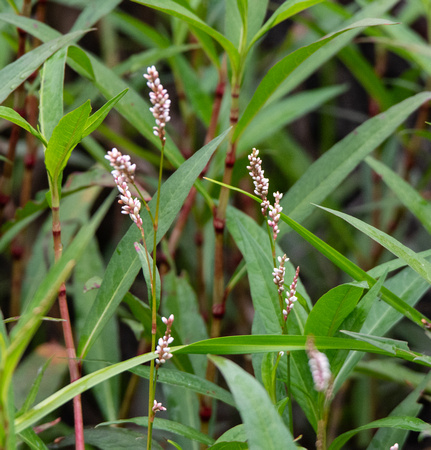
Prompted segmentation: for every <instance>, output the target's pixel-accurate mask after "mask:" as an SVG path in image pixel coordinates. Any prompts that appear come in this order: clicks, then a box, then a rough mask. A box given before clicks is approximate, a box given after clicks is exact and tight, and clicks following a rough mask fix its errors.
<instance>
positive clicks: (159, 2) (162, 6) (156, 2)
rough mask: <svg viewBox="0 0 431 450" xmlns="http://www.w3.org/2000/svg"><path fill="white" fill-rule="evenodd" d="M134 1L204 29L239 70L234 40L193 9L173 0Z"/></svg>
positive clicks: (235, 68)
mask: <svg viewBox="0 0 431 450" xmlns="http://www.w3.org/2000/svg"><path fill="white" fill-rule="evenodd" d="M133 1H135V2H136V3H140V4H142V5H147V6H149V7H151V8H153V9H157V10H159V11H163V12H165V13H167V14H169V15H171V16H173V17H178V18H179V19H181V20H183V21H184V22H187V23H188V24H190V25H192V26H193V27H196V28H197V29H199V30H202V31H203V32H205V33H206V34H208V35H209V36H211V37H212V38H213V39H215V40H216V41H217V42H218V43H219V44H220V45H221V46H222V47H223V49H224V50H225V51H226V53H227V54H228V56H229V59H230V62H231V64H232V68H233V70H234V71H238V67H239V54H238V50H237V49H236V48H235V46H234V45H233V44H232V42H231V41H230V40H229V39H227V38H226V37H225V36H223V35H222V34H221V33H219V32H218V31H217V30H215V29H214V28H212V27H210V26H209V25H207V24H206V23H205V22H204V21H203V20H201V19H200V18H199V17H198V16H196V15H195V14H194V13H193V12H192V11H190V10H189V9H187V8H185V7H184V6H182V5H180V4H178V3H175V2H174V1H172V0H133Z"/></svg>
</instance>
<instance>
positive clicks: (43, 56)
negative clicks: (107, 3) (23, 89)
mask: <svg viewBox="0 0 431 450" xmlns="http://www.w3.org/2000/svg"><path fill="white" fill-rule="evenodd" d="M5 15H6V14H5ZM0 19H1V18H0ZM37 23H38V24H39V22H37ZM88 31H89V30H84V31H82V30H80V31H75V32H74V33H69V34H66V35H64V36H60V37H58V38H56V39H53V40H52V41H50V42H47V43H46V44H43V45H41V46H40V47H37V48H35V49H34V50H32V51H30V52H28V53H26V54H25V55H23V56H21V58H19V59H18V60H16V61H14V62H13V63H11V64H8V65H7V66H6V67H5V68H4V69H2V70H0V103H3V102H4V101H5V100H6V98H7V97H8V96H9V95H10V94H11V93H12V92H13V91H14V90H15V89H16V88H17V87H18V86H19V85H20V84H22V83H23V82H24V81H25V80H26V79H27V78H28V77H29V76H30V75H31V74H32V73H33V72H34V71H35V70H36V69H38V68H39V67H40V66H41V65H42V64H43V62H44V61H46V60H47V59H48V58H49V57H50V56H51V55H52V54H54V53H55V52H56V51H57V50H59V49H60V48H63V47H65V46H67V45H68V44H70V43H72V42H73V41H75V40H77V39H79V38H80V37H81V36H83V35H84V34H85V33H87V32H88Z"/></svg>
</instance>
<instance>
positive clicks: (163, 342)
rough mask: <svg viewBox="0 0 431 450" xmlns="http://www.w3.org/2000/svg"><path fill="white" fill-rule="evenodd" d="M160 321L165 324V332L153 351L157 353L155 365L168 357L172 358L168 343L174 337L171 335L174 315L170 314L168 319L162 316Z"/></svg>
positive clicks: (163, 361) (158, 364) (162, 362)
mask: <svg viewBox="0 0 431 450" xmlns="http://www.w3.org/2000/svg"><path fill="white" fill-rule="evenodd" d="M162 321H163V323H164V324H165V325H166V332H165V335H164V336H163V337H162V338H160V339H159V342H158V345H157V348H156V351H155V353H156V354H157V355H159V357H158V358H157V359H156V365H157V367H159V366H160V365H161V364H164V363H165V362H166V361H167V360H168V359H170V358H172V353H171V349H170V348H169V344H171V343H172V342H173V340H174V338H173V337H172V336H171V328H172V323H173V321H174V315H173V314H171V315H170V316H169V318H168V319H167V318H166V317H162Z"/></svg>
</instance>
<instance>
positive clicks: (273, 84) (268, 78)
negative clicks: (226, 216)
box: [233, 19, 393, 140]
mask: <svg viewBox="0 0 431 450" xmlns="http://www.w3.org/2000/svg"><path fill="white" fill-rule="evenodd" d="M390 24H393V22H389V21H384V20H379V19H364V20H362V21H359V22H356V23H354V24H352V25H350V26H348V27H347V28H344V29H342V30H339V31H337V32H335V33H331V34H329V35H328V36H326V37H324V38H322V39H320V40H318V41H317V42H314V43H312V44H310V45H307V46H305V47H301V48H300V49H298V50H296V51H294V52H292V53H290V54H289V55H287V56H286V57H284V58H283V59H282V60H281V61H279V62H278V63H276V64H275V65H274V66H273V67H272V68H271V69H269V70H268V72H267V74H266V75H265V77H264V78H263V80H262V81H261V82H260V84H259V86H258V87H257V89H256V92H255V93H254V95H253V97H252V99H251V101H250V102H249V104H248V105H247V108H246V110H245V111H244V113H243V114H242V116H241V118H240V120H239V122H238V125H237V126H236V128H235V132H234V135H233V140H237V139H238V138H239V136H241V134H242V133H243V132H244V131H245V129H246V128H247V126H248V125H249V124H250V122H251V120H252V119H253V117H254V116H255V115H256V114H257V113H258V112H259V111H260V109H261V108H262V107H263V106H264V105H265V104H266V102H267V101H268V100H269V98H270V97H271V95H272V94H273V93H274V92H275V91H276V89H277V88H278V87H279V86H280V85H281V83H282V82H283V81H284V80H285V79H286V78H287V77H288V76H289V75H290V74H291V73H292V72H293V71H294V70H295V69H296V68H297V67H298V66H299V65H301V64H302V63H303V62H304V61H306V60H307V59H308V58H309V57H310V56H311V55H313V53H315V52H316V51H317V50H319V49H320V48H322V47H323V46H324V45H327V44H329V43H330V42H331V41H332V40H333V39H335V38H336V37H337V36H340V35H341V34H343V33H345V32H346V31H349V30H351V29H354V28H364V27H368V26H375V25H390Z"/></svg>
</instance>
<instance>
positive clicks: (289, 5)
mask: <svg viewBox="0 0 431 450" xmlns="http://www.w3.org/2000/svg"><path fill="white" fill-rule="evenodd" d="M320 2H322V0H293V1H289V2H284V3H283V4H281V5H280V6H279V7H278V8H277V9H276V10H275V12H274V13H273V14H272V16H271V17H270V18H269V19H268V20H267V21H266V22H265V23H264V25H263V27H262V28H261V29H260V30H259V31H258V32H257V33H256V34H255V36H254V37H253V39H252V40H251V42H250V45H249V47H251V46H252V45H253V44H254V43H255V42H256V41H257V40H258V39H260V38H261V37H262V36H263V35H264V34H266V33H267V32H268V31H269V30H270V29H271V28H273V27H275V26H276V25H278V24H279V23H280V22H283V20H286V19H288V18H289V17H292V16H294V15H295V14H298V13H299V12H301V11H303V10H304V9H307V8H310V6H313V5H316V4H317V3H320Z"/></svg>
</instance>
